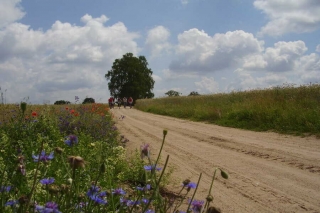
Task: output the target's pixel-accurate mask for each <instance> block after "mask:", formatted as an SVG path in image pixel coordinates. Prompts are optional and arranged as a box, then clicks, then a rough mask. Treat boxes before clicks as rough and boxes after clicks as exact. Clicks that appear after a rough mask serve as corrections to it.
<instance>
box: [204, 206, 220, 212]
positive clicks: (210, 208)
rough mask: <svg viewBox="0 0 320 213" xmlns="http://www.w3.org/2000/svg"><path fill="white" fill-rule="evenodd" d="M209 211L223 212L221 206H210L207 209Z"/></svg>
mask: <svg viewBox="0 0 320 213" xmlns="http://www.w3.org/2000/svg"><path fill="white" fill-rule="evenodd" d="M207 213H221V210H220V209H219V208H216V207H213V206H210V207H209V208H208V210H207Z"/></svg>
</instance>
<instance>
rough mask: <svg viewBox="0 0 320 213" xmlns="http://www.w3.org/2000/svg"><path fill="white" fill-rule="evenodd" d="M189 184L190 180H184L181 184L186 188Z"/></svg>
mask: <svg viewBox="0 0 320 213" xmlns="http://www.w3.org/2000/svg"><path fill="white" fill-rule="evenodd" d="M190 182H191V181H190V179H185V180H184V181H183V182H182V184H183V186H187V185H188V184H189V183H190Z"/></svg>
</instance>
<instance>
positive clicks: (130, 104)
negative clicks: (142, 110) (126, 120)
mask: <svg viewBox="0 0 320 213" xmlns="http://www.w3.org/2000/svg"><path fill="white" fill-rule="evenodd" d="M128 103H129V106H130V109H131V108H132V104H133V99H132V97H130V98H129V99H128Z"/></svg>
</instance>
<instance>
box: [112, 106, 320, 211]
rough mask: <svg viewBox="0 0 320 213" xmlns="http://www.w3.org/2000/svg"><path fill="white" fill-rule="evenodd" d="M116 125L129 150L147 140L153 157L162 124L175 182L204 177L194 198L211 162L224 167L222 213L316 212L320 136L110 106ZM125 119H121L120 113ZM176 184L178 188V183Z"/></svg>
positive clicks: (205, 182) (219, 192)
mask: <svg viewBox="0 0 320 213" xmlns="http://www.w3.org/2000/svg"><path fill="white" fill-rule="evenodd" d="M111 111H112V113H113V114H114V120H115V121H116V123H117V124H116V126H117V127H118V128H119V131H120V132H121V134H123V135H124V136H125V137H126V138H128V139H129V140H130V142H128V144H127V147H128V150H134V149H139V147H140V145H141V144H142V143H149V144H150V145H151V147H152V151H153V157H154V158H153V159H155V156H156V153H157V151H158V150H159V149H160V145H161V141H162V132H163V129H167V130H168V135H167V138H166V142H165V145H164V150H163V152H162V155H163V156H162V159H163V160H164V159H165V158H166V156H167V155H170V160H169V165H171V166H174V167H175V168H176V169H175V172H174V174H173V176H174V178H175V179H176V180H178V183H176V184H177V187H176V188H174V187H172V186H171V189H170V190H176V191H178V190H179V189H180V186H179V184H181V182H182V181H183V180H184V179H186V178H189V179H191V181H193V182H197V180H198V177H199V174H200V172H202V179H201V182H200V184H199V189H198V193H197V195H196V199H201V200H203V199H204V198H205V197H206V195H207V194H208V188H209V186H210V183H211V178H212V174H213V171H214V168H215V167H220V168H222V169H224V170H225V171H227V172H228V174H229V179H228V180H224V179H223V178H222V177H221V176H220V175H219V176H218V178H217V180H216V181H215V182H214V186H213V196H214V201H213V204H214V205H215V206H217V207H219V208H220V209H221V210H222V212H237V213H242V212H250V213H264V212H302V213H304V212H312V213H315V212H318V213H320V139H316V138H314V137H310V138H301V137H293V136H285V135H279V134H275V133H257V132H251V131H245V130H238V129H233V128H226V127H220V126H215V125H211V124H204V123H197V122H190V121H185V120H180V119H176V118H171V117H166V116H160V115H154V114H150V113H144V112H141V111H138V110H135V109H128V108H127V109H124V108H121V109H117V108H116V109H112V110H111ZM122 115H123V116H125V118H124V119H119V118H120V116H122ZM178 186H179V188H178Z"/></svg>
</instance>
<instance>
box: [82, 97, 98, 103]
mask: <svg viewBox="0 0 320 213" xmlns="http://www.w3.org/2000/svg"><path fill="white" fill-rule="evenodd" d="M93 103H95V100H94V99H93V98H85V99H84V100H83V102H82V104H93Z"/></svg>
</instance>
